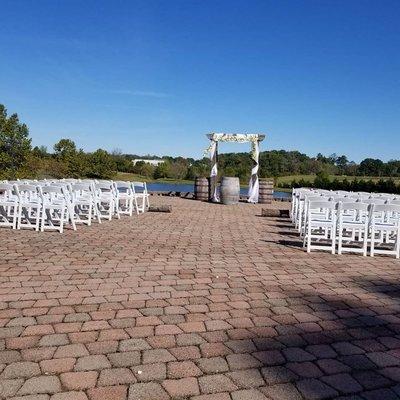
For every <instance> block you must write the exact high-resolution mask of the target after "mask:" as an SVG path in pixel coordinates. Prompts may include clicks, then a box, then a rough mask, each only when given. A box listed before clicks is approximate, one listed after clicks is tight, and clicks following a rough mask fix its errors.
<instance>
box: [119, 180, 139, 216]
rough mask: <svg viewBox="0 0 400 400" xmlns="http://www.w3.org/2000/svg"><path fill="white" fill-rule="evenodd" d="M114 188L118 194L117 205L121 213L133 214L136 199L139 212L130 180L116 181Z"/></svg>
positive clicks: (137, 211)
mask: <svg viewBox="0 0 400 400" xmlns="http://www.w3.org/2000/svg"><path fill="white" fill-rule="evenodd" d="M114 189H115V192H116V194H117V207H118V210H119V213H120V214H127V215H129V216H132V214H133V208H134V205H133V203H134V202H135V200H136V202H135V209H136V213H139V210H138V207H137V199H136V197H135V192H134V189H133V187H132V184H131V183H130V182H125V181H117V182H114Z"/></svg>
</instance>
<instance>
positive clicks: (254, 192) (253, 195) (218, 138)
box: [205, 133, 265, 203]
mask: <svg viewBox="0 0 400 400" xmlns="http://www.w3.org/2000/svg"><path fill="white" fill-rule="evenodd" d="M207 137H208V139H210V141H211V143H210V146H209V147H208V148H207V149H206V150H205V153H206V154H209V155H210V160H211V173H210V186H211V191H210V193H211V200H212V201H216V202H217V201H219V197H218V186H217V175H218V165H217V164H218V142H234V143H251V152H250V155H251V159H252V161H253V167H252V169H251V177H250V182H249V192H248V200H247V201H248V202H249V203H257V202H258V190H259V183H258V169H259V164H258V157H259V155H260V142H261V141H263V140H264V139H265V135H264V134H260V133H209V134H208V135H207Z"/></svg>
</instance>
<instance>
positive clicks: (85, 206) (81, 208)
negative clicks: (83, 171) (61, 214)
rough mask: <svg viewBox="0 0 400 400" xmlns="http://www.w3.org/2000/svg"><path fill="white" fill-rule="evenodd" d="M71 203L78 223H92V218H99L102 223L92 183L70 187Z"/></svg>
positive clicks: (75, 184) (76, 184)
mask: <svg viewBox="0 0 400 400" xmlns="http://www.w3.org/2000/svg"><path fill="white" fill-rule="evenodd" d="M70 193H71V203H72V209H73V213H74V220H75V222H76V223H81V224H86V225H88V226H90V225H91V223H92V218H93V217H97V220H98V222H100V223H101V219H100V215H99V213H98V212H97V207H96V200H95V194H94V191H93V189H92V185H91V184H90V183H72V184H71V185H70Z"/></svg>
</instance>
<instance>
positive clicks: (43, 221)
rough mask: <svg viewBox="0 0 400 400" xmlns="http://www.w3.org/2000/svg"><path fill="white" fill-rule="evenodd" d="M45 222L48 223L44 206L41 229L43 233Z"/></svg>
mask: <svg viewBox="0 0 400 400" xmlns="http://www.w3.org/2000/svg"><path fill="white" fill-rule="evenodd" d="M45 221H46V208H45V206H43V208H42V223H41V227H40V231H41V232H44V224H45Z"/></svg>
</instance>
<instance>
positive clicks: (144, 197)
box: [132, 182, 150, 213]
mask: <svg viewBox="0 0 400 400" xmlns="http://www.w3.org/2000/svg"><path fill="white" fill-rule="evenodd" d="M132 188H133V193H134V197H135V207H136V209H137V211H138V212H142V213H143V212H145V211H146V210H147V209H148V208H149V207H150V201H149V193H148V192H147V185H146V182H132Z"/></svg>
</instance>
